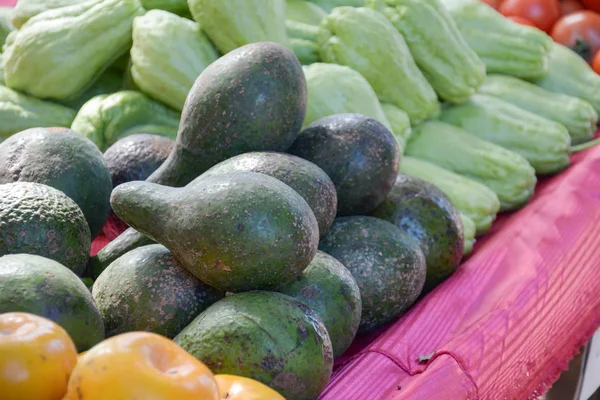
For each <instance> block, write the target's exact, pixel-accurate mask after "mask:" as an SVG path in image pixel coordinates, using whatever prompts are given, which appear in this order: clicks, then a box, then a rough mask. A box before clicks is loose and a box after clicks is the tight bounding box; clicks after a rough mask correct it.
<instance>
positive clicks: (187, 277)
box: [92, 244, 224, 339]
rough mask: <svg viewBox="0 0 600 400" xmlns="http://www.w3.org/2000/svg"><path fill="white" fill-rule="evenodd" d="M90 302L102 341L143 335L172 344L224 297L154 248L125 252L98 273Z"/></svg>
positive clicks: (163, 248)
mask: <svg viewBox="0 0 600 400" xmlns="http://www.w3.org/2000/svg"><path fill="white" fill-rule="evenodd" d="M92 296H93V297H94V301H95V302H96V304H97V305H98V309H99V310H100V313H101V314H102V317H103V319H104V323H105V326H106V335H107V336H114V335H118V334H120V333H125V332H131V331H148V332H154V333H157V334H159V335H163V336H166V337H168V338H170V339H172V338H174V337H175V336H176V335H177V334H178V333H179V332H180V331H181V330H182V329H183V328H185V327H186V326H187V325H188V324H189V323H190V322H192V320H193V319H194V318H196V317H197V316H198V314H200V313H201V312H202V311H204V310H205V309H206V308H207V307H208V306H210V305H211V304H213V303H214V302H216V301H217V300H219V299H221V298H223V297H224V293H222V292H219V291H218V290H216V289H213V288H211V287H210V286H208V285H207V284H205V283H203V282H201V281H199V280H198V279H197V278H196V277H195V276H194V275H192V274H191V273H189V272H188V271H187V270H185V269H184V268H183V267H181V266H180V265H179V263H178V262H177V260H175V258H173V256H172V255H171V253H170V252H169V250H167V249H166V248H165V247H164V246H162V245H160V244H153V245H149V246H143V247H139V248H137V249H135V250H132V251H130V252H129V253H127V254H125V255H124V256H122V257H120V258H119V259H117V260H116V261H115V262H113V263H112V264H110V266H109V267H108V268H107V269H106V270H105V271H104V272H102V274H101V275H100V277H99V278H98V279H97V280H96V282H94V286H93V288H92Z"/></svg>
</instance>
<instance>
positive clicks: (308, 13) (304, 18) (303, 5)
mask: <svg viewBox="0 0 600 400" xmlns="http://www.w3.org/2000/svg"><path fill="white" fill-rule="evenodd" d="M325 16H327V13H326V12H325V10H323V9H322V8H321V7H319V6H318V5H316V4H313V3H311V2H309V1H306V0H286V2H285V18H286V19H287V20H289V21H297V22H302V23H305V24H310V25H319V24H320V23H321V20H322V19H323V18H325Z"/></svg>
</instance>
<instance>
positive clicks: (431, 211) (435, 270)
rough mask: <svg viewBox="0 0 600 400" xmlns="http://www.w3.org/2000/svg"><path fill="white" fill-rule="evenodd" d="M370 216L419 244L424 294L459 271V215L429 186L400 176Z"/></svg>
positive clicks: (423, 182) (449, 202) (461, 247)
mask: <svg viewBox="0 0 600 400" xmlns="http://www.w3.org/2000/svg"><path fill="white" fill-rule="evenodd" d="M370 215H372V216H373V217H377V218H381V219H385V220H386V221H389V222H391V223H393V224H394V225H396V226H397V227H399V228H400V229H402V230H403V231H405V232H408V234H409V235H411V236H412V237H413V238H415V239H416V240H417V241H419V243H420V245H421V250H422V251H423V254H424V255H425V261H426V263H427V278H426V280H425V289H424V291H425V292H428V291H430V290H432V289H433V288H435V287H436V286H437V285H439V284H440V283H442V282H443V281H444V280H445V279H447V278H448V277H449V276H450V275H452V273H453V272H454V271H455V270H456V268H457V267H458V265H459V263H460V260H461V259H462V255H463V248H464V236H463V230H462V221H461V219H460V213H459V212H458V210H457V209H456V207H455V206H454V204H452V201H450V199H449V198H448V197H447V196H446V195H445V194H444V193H443V192H442V191H441V190H440V189H438V188H437V187H435V186H434V185H432V184H431V183H429V182H425V181H424V180H422V179H419V178H415V177H411V176H407V175H404V174H399V175H398V177H397V179H396V184H395V185H394V188H393V189H392V191H391V192H390V194H389V195H388V196H387V197H386V199H385V200H384V201H383V203H382V204H381V205H380V206H379V207H377V208H376V209H375V210H374V211H373V212H372V213H371V214H370Z"/></svg>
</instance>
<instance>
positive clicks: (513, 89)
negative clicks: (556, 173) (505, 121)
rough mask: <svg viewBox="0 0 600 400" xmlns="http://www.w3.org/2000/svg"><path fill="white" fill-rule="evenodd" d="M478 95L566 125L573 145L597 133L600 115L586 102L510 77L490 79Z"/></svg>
mask: <svg viewBox="0 0 600 400" xmlns="http://www.w3.org/2000/svg"><path fill="white" fill-rule="evenodd" d="M580 77H581V75H571V77H570V78H579V79H580ZM565 78H567V79H568V78H569V77H565ZM569 87H572V86H571V85H570V86H569ZM479 93H483V94H487V95H490V96H494V97H497V98H499V99H501V100H504V101H506V102H508V103H511V104H514V105H515V106H517V107H519V108H522V109H524V110H527V111H530V112H532V113H534V114H537V115H539V116H541V117H544V118H547V119H550V120H552V121H555V122H558V123H560V124H562V125H564V126H565V127H566V128H567V130H568V131H569V134H570V135H571V144H580V143H583V142H586V141H588V140H590V139H592V137H594V133H596V124H597V123H598V113H597V112H596V110H594V107H593V106H592V105H591V104H590V103H589V102H587V101H585V100H583V99H580V98H577V97H573V96H568V95H565V94H561V93H553V92H550V91H548V90H545V89H542V88H541V87H539V86H536V85H534V84H533V83H529V82H526V81H524V80H521V79H519V78H515V77H513V76H508V75H489V76H488V77H487V78H486V79H485V81H484V82H483V85H481V86H480V87H479Z"/></svg>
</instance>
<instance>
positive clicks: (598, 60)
mask: <svg viewBox="0 0 600 400" xmlns="http://www.w3.org/2000/svg"><path fill="white" fill-rule="evenodd" d="M592 68H593V69H594V71H596V73H597V74H598V75H600V51H599V52H597V53H596V56H595V57H594V60H593V61H592Z"/></svg>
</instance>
